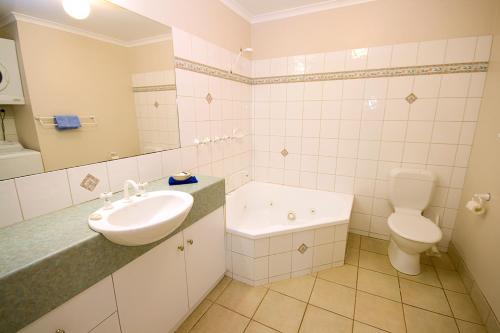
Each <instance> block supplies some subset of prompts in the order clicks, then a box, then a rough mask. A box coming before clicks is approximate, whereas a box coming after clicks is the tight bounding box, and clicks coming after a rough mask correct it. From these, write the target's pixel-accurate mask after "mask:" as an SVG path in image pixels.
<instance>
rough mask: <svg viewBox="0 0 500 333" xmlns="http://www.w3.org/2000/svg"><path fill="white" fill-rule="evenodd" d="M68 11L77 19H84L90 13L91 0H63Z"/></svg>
mask: <svg viewBox="0 0 500 333" xmlns="http://www.w3.org/2000/svg"><path fill="white" fill-rule="evenodd" d="M62 5H63V8H64V10H65V11H66V13H68V15H69V16H71V17H72V18H75V19H77V20H84V19H86V18H87V17H88V16H89V14H90V2H89V0H62Z"/></svg>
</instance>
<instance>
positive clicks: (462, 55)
mask: <svg viewBox="0 0 500 333" xmlns="http://www.w3.org/2000/svg"><path fill="white" fill-rule="evenodd" d="M476 44H477V38H476V37H466V38H454V39H448V45H447V47H446V56H445V59H444V61H445V62H446V63H461V62H470V61H474V56H475V53H476Z"/></svg>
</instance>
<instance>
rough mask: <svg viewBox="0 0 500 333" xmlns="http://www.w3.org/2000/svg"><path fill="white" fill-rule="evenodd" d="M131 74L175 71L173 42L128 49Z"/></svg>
mask: <svg viewBox="0 0 500 333" xmlns="http://www.w3.org/2000/svg"><path fill="white" fill-rule="evenodd" d="M128 54H129V57H130V71H131V73H132V74H133V73H146V72H156V71H165V70H172V69H174V48H173V44H172V40H168V41H161V42H157V43H151V44H146V45H140V46H135V47H130V48H128Z"/></svg>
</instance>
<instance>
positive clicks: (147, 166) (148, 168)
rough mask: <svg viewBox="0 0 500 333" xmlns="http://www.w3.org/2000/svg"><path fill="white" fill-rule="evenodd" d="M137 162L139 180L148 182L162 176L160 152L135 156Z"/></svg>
mask: <svg viewBox="0 0 500 333" xmlns="http://www.w3.org/2000/svg"><path fill="white" fill-rule="evenodd" d="M137 163H138V168H139V180H140V181H141V182H150V181H153V180H157V179H160V178H162V177H163V172H162V153H161V152H158V153H152V154H146V155H141V156H137Z"/></svg>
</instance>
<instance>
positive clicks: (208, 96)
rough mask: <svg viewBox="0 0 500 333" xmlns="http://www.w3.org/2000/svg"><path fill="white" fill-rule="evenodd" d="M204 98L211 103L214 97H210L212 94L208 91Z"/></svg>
mask: <svg viewBox="0 0 500 333" xmlns="http://www.w3.org/2000/svg"><path fill="white" fill-rule="evenodd" d="M205 100H206V101H207V103H208V104H210V103H212V101H213V100H214V98H213V97H212V95H211V94H210V93H208V94H207V96H206V97H205Z"/></svg>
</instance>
